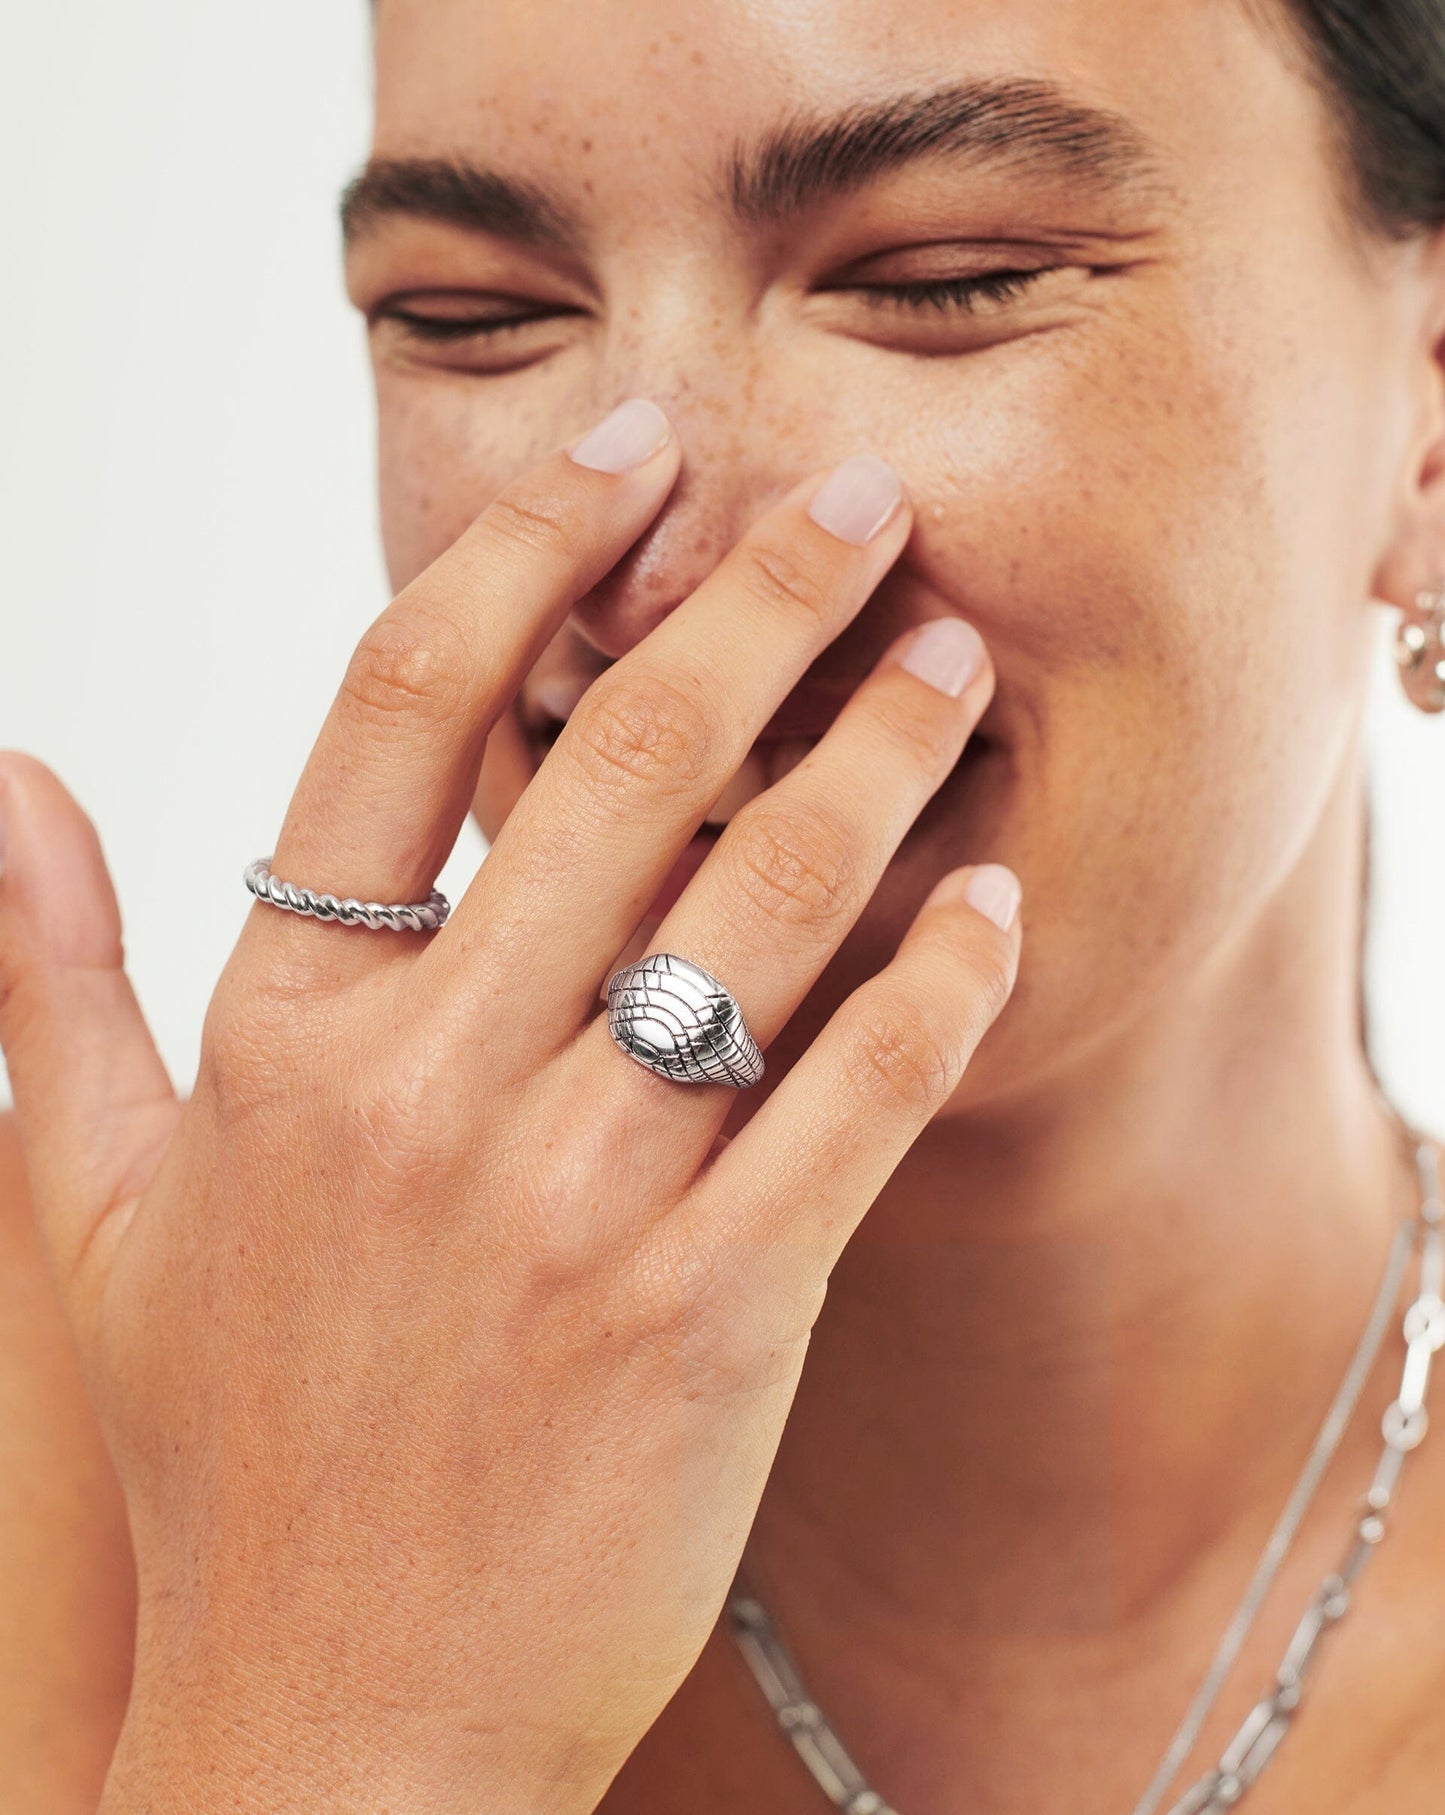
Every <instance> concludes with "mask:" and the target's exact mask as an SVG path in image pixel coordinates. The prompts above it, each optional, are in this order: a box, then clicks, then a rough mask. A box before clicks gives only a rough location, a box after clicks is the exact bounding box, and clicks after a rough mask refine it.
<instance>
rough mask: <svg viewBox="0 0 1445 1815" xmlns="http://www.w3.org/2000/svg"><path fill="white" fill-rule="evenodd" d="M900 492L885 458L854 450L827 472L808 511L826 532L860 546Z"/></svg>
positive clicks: (870, 537) (889, 511)
mask: <svg viewBox="0 0 1445 1815" xmlns="http://www.w3.org/2000/svg"><path fill="white" fill-rule="evenodd" d="M902 496H903V486H902V484H901V483H900V481H899V478H898V475H897V473H895V472H894V470H893V468H892V467H891V466H889V464H888V462H887V461H886V460H879V459H878V458H877V457H876V456H875V455H873V454H855V455H854V457H853V458H852V459H851V460H845V461H844V462H843V464H842V465H841V466H840V467H837V468H835V469H834V471H833V472H831V473H830V474H829V475H828V477H827V479H826V480H825V481H824V483H823V486H822V488H821V489H820V490H819V491H818V492H817V493H816V495H815V496H814V498H813V502H812V503H811V504H810V505H809V506H808V515H809V516H810V517H811V518H812V519H813V521H814V522H815V523H816V524H818V525H819V526H820V528H822V529H826V530H827V531H828V533H829V534H830V535H834V536H837V537H839V538H840V540H842V541H844V542H854V543H856V544H858V546H859V547H861V546H862V545H863V543H865V542H871V541H872V540H873V538H874V536H876V535H877V534H878V532H879V530H880V529H882V527H883V525H884V524H885V523H886V522H887V521H888V519H889V518H890V517H891V516H892V515H893V513H894V511H895V510H897V508H898V502H899V500H900V499H901V498H902Z"/></svg>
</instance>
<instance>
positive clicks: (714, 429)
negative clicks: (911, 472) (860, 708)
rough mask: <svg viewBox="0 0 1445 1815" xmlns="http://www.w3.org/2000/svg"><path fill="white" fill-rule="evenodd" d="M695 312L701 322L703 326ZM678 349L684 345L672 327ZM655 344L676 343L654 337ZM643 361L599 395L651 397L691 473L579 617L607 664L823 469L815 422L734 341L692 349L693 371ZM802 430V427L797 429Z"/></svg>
mask: <svg viewBox="0 0 1445 1815" xmlns="http://www.w3.org/2000/svg"><path fill="white" fill-rule="evenodd" d="M696 319H697V318H696V315H694V317H693V320H694V321H695V320H696ZM671 325H672V327H673V329H674V334H673V336H671V337H670V338H671V344H672V345H673V346H674V347H678V346H679V338H680V337H679V336H678V334H677V332H676V330H677V329H678V328H679V327H680V326H681V324H680V323H678V322H676V321H674V322H673V323H672V324H671ZM648 344H649V345H650V346H652V347H656V346H657V345H659V344H661V345H666V344H668V341H667V340H666V339H664V338H663V337H662V336H661V335H660V334H658V333H656V332H654V333H653V334H652V335H650V336H649V341H648ZM632 350H633V353H634V355H636V356H635V357H634V358H632V359H630V360H629V361H628V369H627V370H626V372H625V373H623V374H620V375H615V376H614V377H613V378H612V381H611V382H610V383H608V385H607V386H606V391H605V392H604V393H603V394H602V396H601V397H600V398H599V401H601V403H602V409H601V410H599V411H598V414H602V413H604V412H605V410H606V408H607V407H608V406H607V402H606V397H607V396H608V395H610V396H611V397H612V398H613V399H614V400H616V401H620V400H621V399H622V398H623V397H626V396H629V395H633V396H639V395H640V396H646V397H650V398H651V399H652V401H653V402H654V403H656V404H658V405H659V406H660V407H661V408H662V409H663V410H665V411H666V412H667V415H668V417H669V419H670V420H671V422H672V425H673V427H674V429H675V430H676V432H677V435H678V439H679V440H680V442H681V444H682V467H681V470H680V471H679V473H678V477H677V481H676V483H675V484H674V486H673V489H672V492H671V493H670V495H669V496H668V499H667V501H666V503H665V504H664V505H663V507H662V509H661V511H659V513H658V515H657V516H656V517H655V518H654V519H653V521H652V523H651V524H650V525H649V526H648V528H647V530H646V531H645V532H644V534H643V535H642V536H641V537H640V539H639V540H638V541H637V542H636V543H635V544H634V545H633V547H632V548H631V549H630V550H629V551H628V553H627V554H626V555H625V556H624V558H623V559H622V560H621V561H620V562H619V563H618V564H617V566H616V567H615V568H613V569H612V571H611V572H610V573H609V574H608V575H607V576H606V577H605V578H604V579H603V581H602V582H601V583H600V584H599V585H597V586H595V587H594V588H593V589H592V590H591V591H590V592H589V593H587V594H586V596H585V597H584V598H582V599H581V600H579V601H578V603H577V605H576V607H575V608H574V612H573V618H574V623H575V626H576V628H577V629H578V630H579V631H580V633H581V634H582V635H583V636H584V637H585V638H586V639H587V641H588V642H590V643H592V644H593V645H594V646H595V647H596V648H597V649H598V650H600V651H601V652H602V653H603V654H604V655H607V656H610V657H612V658H614V659H615V658H616V657H618V656H621V655H625V654H626V653H627V651H628V650H629V649H631V648H632V647H633V646H634V645H635V644H637V643H638V642H640V641H641V640H642V638H643V637H645V636H646V635H647V634H648V632H649V631H650V630H652V629H654V628H655V627H656V626H657V625H658V624H659V623H661V622H662V620H663V619H664V618H665V617H666V616H667V615H668V613H669V612H670V611H672V610H673V609H674V608H675V607H676V606H677V605H679V604H680V603H681V602H682V600H683V599H685V598H687V597H688V595H689V594H690V593H692V592H693V591H695V590H696V588H697V587H698V586H699V585H701V583H702V582H703V580H705V579H706V578H707V576H708V575H709V574H710V573H711V572H712V571H713V569H714V568H715V567H716V566H717V565H718V563H719V562H720V561H721V560H722V558H723V556H724V555H725V554H726V553H727V552H728V550H729V549H730V548H731V547H732V546H733V545H734V544H735V543H736V542H737V541H738V540H739V539H740V538H741V536H742V535H743V533H744V532H745V531H746V530H747V529H748V527H749V526H750V525H751V524H752V523H753V522H754V521H755V520H756V519H757V518H758V517H759V516H760V515H761V514H762V513H763V512H764V511H765V510H766V509H767V508H768V507H769V506H770V505H771V504H773V503H774V502H776V500H777V499H778V498H780V497H781V496H782V495H783V494H784V493H785V492H787V491H789V490H790V489H791V488H792V487H793V486H794V485H796V484H797V483H798V481H799V480H800V479H802V478H804V477H805V476H806V475H807V474H808V473H809V472H810V471H811V470H812V469H813V467H814V466H815V465H817V464H818V463H819V458H818V450H817V447H816V445H809V444H810V442H812V443H816V441H817V439H818V436H817V433H816V429H815V430H814V431H813V432H812V433H810V432H809V430H808V427H807V425H808V424H809V422H810V420H811V421H813V422H814V423H816V421H817V417H816V415H814V416H813V417H811V418H810V415H809V413H808V411H807V410H806V409H791V410H790V409H787V408H785V407H784V406H783V405H782V404H781V403H780V402H779V401H777V400H776V398H775V399H774V400H772V401H769V387H768V386H767V383H766V381H765V377H764V375H763V373H762V371H761V370H760V369H759V365H758V364H757V363H754V362H752V361H751V360H749V359H747V358H746V357H745V356H744V355H743V352H742V349H741V348H740V347H739V345H738V343H737V340H736V339H734V338H733V337H731V336H730V337H729V344H726V345H724V344H721V342H719V343H718V344H714V345H712V346H707V345H703V346H698V345H697V344H695V343H694V344H693V345H692V346H691V347H690V348H689V349H688V355H687V358H686V360H685V362H684V360H683V359H682V358H681V357H674V359H673V360H672V361H670V362H659V361H658V360H656V359H652V360H646V359H643V358H642V357H641V356H640V352H639V348H638V347H637V346H636V345H635V344H634V347H633V349H632ZM800 425H801V426H800Z"/></svg>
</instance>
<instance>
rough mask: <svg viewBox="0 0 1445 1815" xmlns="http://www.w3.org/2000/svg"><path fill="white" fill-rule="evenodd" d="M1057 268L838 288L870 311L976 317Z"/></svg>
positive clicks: (1010, 299) (1013, 298)
mask: <svg viewBox="0 0 1445 1815" xmlns="http://www.w3.org/2000/svg"><path fill="white" fill-rule="evenodd" d="M1060 268H1061V267H1059V266H1056V265H1045V266H1041V267H1039V268H1038V269H1037V270H1032V271H990V272H988V273H986V274H984V275H982V276H978V277H941V278H928V279H926V280H924V281H921V282H918V283H911V284H848V285H846V286H842V285H840V286H839V288H840V289H846V290H847V291H848V292H850V293H851V294H853V295H855V296H860V297H862V298H863V300H864V302H866V304H867V305H868V307H869V308H871V309H885V308H894V309H914V310H925V309H933V310H936V311H937V312H938V313H940V314H946V313H948V312H949V311H951V310H962V311H963V312H964V313H966V314H977V313H978V312H979V309H980V306H981V305H982V304H983V303H985V302H994V303H1006V302H1013V301H1015V300H1016V299H1017V298H1018V297H1020V296H1023V295H1025V294H1026V293H1027V292H1028V290H1029V289H1030V288H1031V287H1032V286H1033V285H1035V284H1037V283H1038V282H1039V280H1040V279H1041V278H1044V277H1047V276H1048V275H1049V274H1050V272H1051V271H1055V270H1058V269H1060Z"/></svg>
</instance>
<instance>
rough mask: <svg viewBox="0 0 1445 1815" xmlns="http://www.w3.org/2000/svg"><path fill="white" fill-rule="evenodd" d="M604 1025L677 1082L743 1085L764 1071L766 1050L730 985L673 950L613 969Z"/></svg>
mask: <svg viewBox="0 0 1445 1815" xmlns="http://www.w3.org/2000/svg"><path fill="white" fill-rule="evenodd" d="M607 1027H608V1031H609V1032H610V1033H611V1035H612V1038H613V1039H614V1040H615V1041H616V1042H617V1044H618V1045H619V1046H620V1047H621V1048H622V1050H623V1051H624V1052H625V1053H626V1054H627V1055H628V1057H629V1058H633V1059H636V1060H637V1062H638V1064H639V1065H645V1066H646V1067H647V1068H648V1070H649V1071H655V1072H656V1073H657V1075H658V1076H659V1077H660V1078H670V1079H671V1080H672V1081H673V1083H675V1084H731V1085H732V1086H733V1088H734V1089H736V1090H745V1089H746V1088H747V1087H748V1085H750V1084H756V1083H757V1081H758V1079H759V1078H760V1077H761V1076H762V1075H763V1055H762V1054H761V1053H760V1052H759V1051H758V1046H757V1042H756V1041H755V1040H754V1039H753V1036H752V1035H751V1034H750V1033H749V1032H748V1026H747V1022H746V1021H745V1020H744V1019H743V1011H742V1009H741V1008H739V1007H738V1003H737V998H736V997H735V996H734V995H733V993H732V991H731V990H729V989H727V988H726V987H725V986H724V985H723V984H721V983H719V982H718V980H717V978H716V977H714V976H713V975H711V973H710V972H708V971H705V970H704V969H703V968H702V966H701V965H700V964H694V963H693V962H692V961H691V959H688V958H679V957H678V956H677V954H676V953H675V952H654V953H653V954H652V956H651V957H649V958H643V959H641V960H640V961H639V962H638V963H636V964H625V965H623V967H622V969H621V970H617V971H614V972H613V973H612V975H611V976H610V977H609V978H608V979H607Z"/></svg>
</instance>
